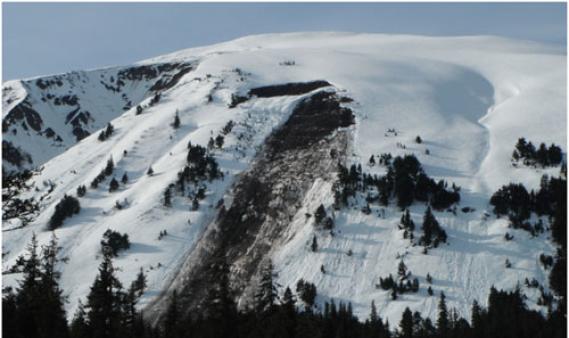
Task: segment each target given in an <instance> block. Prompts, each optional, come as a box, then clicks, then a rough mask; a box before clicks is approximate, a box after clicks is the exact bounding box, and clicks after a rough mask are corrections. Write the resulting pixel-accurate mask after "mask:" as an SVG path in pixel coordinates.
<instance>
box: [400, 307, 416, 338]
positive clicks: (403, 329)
mask: <svg viewBox="0 0 569 338" xmlns="http://www.w3.org/2000/svg"><path fill="white" fill-rule="evenodd" d="M399 330H400V332H399V333H400V334H399V337H400V338H413V314H412V313H411V310H410V309H409V308H408V307H407V308H405V311H403V315H402V317H401V322H399Z"/></svg>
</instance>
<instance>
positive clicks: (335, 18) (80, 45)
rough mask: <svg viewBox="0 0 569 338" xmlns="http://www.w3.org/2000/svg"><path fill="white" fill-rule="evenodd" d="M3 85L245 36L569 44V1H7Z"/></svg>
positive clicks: (118, 63)
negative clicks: (481, 38)
mask: <svg viewBox="0 0 569 338" xmlns="http://www.w3.org/2000/svg"><path fill="white" fill-rule="evenodd" d="M2 9H3V11H2V16H3V18H2V19H3V20H2V22H3V23H2V25H3V36H2V41H3V52H2V53H3V54H2V57H3V58H2V59H3V61H2V66H3V74H2V75H3V80H4V81H5V80H10V79H15V78H23V77H30V76H36V75H45V74H52V73H61V72H66V71H70V70H78V69H89V68H97V67H102V66H109V65H121V64H129V63H132V62H135V61H138V60H141V59H145V58H148V57H152V56H156V55H161V54H165V53H168V52H172V51H175V50H179V49H184V48H189V47H195V46H200V45H206V44H211V43H216V42H221V41H226V40H230V39H233V38H237V37H240V36H243V35H249V34H258V33H273V32H291V31H319V30H326V31H351V32H378V33H405V34H421V35H476V34H492V35H501V36H507V37H514V38H521V39H529V40H537V41H543V42H547V43H554V44H566V40H567V36H566V23H567V17H566V4H565V3H6V2H4V3H3V8H2Z"/></svg>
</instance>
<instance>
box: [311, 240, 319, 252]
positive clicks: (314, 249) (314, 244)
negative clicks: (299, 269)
mask: <svg viewBox="0 0 569 338" xmlns="http://www.w3.org/2000/svg"><path fill="white" fill-rule="evenodd" d="M310 249H311V250H312V252H316V251H318V241H317V240H316V236H314V237H312V244H311V245H310Z"/></svg>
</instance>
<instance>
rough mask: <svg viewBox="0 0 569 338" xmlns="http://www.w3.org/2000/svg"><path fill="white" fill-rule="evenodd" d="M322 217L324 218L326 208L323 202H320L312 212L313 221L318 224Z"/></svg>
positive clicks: (320, 222)
mask: <svg viewBox="0 0 569 338" xmlns="http://www.w3.org/2000/svg"><path fill="white" fill-rule="evenodd" d="M324 218H326V209H325V208H324V205H323V204H320V206H318V208H317V209H316V211H315V212H314V222H316V224H317V225H320V224H322V221H323V220H324Z"/></svg>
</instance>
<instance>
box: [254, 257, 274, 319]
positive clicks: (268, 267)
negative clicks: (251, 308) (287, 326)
mask: <svg viewBox="0 0 569 338" xmlns="http://www.w3.org/2000/svg"><path fill="white" fill-rule="evenodd" d="M277 298H278V295H277V289H276V286H275V284H274V282H273V263H272V262H271V261H270V260H269V261H268V262H266V263H265V264H264V265H263V268H262V270H261V280H260V281H259V286H258V290H257V292H256V294H255V306H256V309H257V313H263V312H265V311H272V310H273V306H274V304H275V300H276V299H277Z"/></svg>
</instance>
